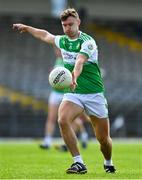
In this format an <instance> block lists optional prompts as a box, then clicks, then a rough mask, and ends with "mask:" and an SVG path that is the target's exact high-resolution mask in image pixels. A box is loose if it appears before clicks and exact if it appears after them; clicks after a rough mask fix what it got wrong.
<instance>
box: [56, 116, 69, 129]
mask: <svg viewBox="0 0 142 180" xmlns="http://www.w3.org/2000/svg"><path fill="white" fill-rule="evenodd" d="M67 123H68V121H67V116H66V115H65V114H61V115H59V118H58V124H59V125H60V126H65V125H66V124H67Z"/></svg>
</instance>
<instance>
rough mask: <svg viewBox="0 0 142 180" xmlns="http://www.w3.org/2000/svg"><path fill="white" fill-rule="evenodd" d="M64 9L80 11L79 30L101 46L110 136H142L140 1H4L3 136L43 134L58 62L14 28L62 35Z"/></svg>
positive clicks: (0, 36)
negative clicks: (51, 75) (51, 79)
mask: <svg viewBox="0 0 142 180" xmlns="http://www.w3.org/2000/svg"><path fill="white" fill-rule="evenodd" d="M66 7H74V8H76V9H77V11H78V12H79V14H80V18H81V20H82V25H81V27H80V30H81V31H85V32H86V33H89V34H90V35H91V36H92V37H94V38H95V40H96V42H97V44H98V47H99V62H100V66H101V69H102V73H103V78H104V82H105V86H106V97H107V99H108V103H109V112H110V114H109V116H110V122H111V135H112V137H142V110H141V109H142V0H125V1H124V0H107V1H106V0H87V1H86V0H28V1H23V0H12V1H10V0H0V137H1V138H4V137H8V138H9V137H33V138H40V137H42V136H43V135H44V125H45V121H46V117H47V115H48V112H47V102H48V96H49V93H50V91H51V88H50V86H49V83H48V75H49V72H50V70H51V68H52V66H53V65H54V61H55V55H54V52H53V49H52V47H51V46H49V45H48V44H45V43H43V42H41V41H39V40H37V39H35V38H33V37H32V36H31V35H29V34H26V33H25V34H22V35H21V34H19V33H17V32H15V31H13V30H12V24H13V23H25V24H27V25H31V26H34V27H37V28H43V29H47V30H48V31H49V32H52V33H53V34H56V35H57V34H62V33H63V32H62V27H61V24H60V21H59V19H58V16H59V13H60V11H62V10H63V9H65V8H66ZM86 128H87V130H88V133H89V136H90V137H92V136H93V132H92V129H91V127H90V125H88V124H86ZM58 136H59V130H58V126H57V130H56V133H55V137H58Z"/></svg>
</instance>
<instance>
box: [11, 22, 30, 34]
mask: <svg viewBox="0 0 142 180" xmlns="http://www.w3.org/2000/svg"><path fill="white" fill-rule="evenodd" d="M13 29H16V30H18V31H19V32H20V33H23V32H26V31H27V26H26V25H24V24H13Z"/></svg>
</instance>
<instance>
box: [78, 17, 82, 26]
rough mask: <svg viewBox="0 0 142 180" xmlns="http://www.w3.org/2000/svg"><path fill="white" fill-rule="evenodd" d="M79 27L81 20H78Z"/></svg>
mask: <svg viewBox="0 0 142 180" xmlns="http://www.w3.org/2000/svg"><path fill="white" fill-rule="evenodd" d="M77 22H78V25H79V26H80V23H81V20H80V19H79V18H78V19H77Z"/></svg>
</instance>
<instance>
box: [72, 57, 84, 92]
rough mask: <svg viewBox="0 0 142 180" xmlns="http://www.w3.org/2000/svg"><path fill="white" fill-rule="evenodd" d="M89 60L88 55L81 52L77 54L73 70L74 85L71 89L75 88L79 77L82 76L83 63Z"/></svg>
mask: <svg viewBox="0 0 142 180" xmlns="http://www.w3.org/2000/svg"><path fill="white" fill-rule="evenodd" d="M87 60H88V58H87V56H85V55H83V54H79V55H78V56H77V60H76V63H75V66H74V69H73V72H72V76H73V80H72V85H71V89H72V90H74V89H75V87H76V85H77V78H78V77H79V76H80V74H81V72H82V69H83V64H84V63H85V62H86V61H87Z"/></svg>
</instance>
